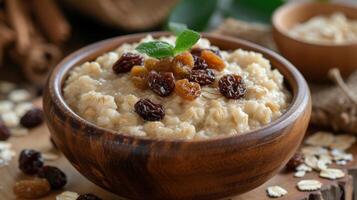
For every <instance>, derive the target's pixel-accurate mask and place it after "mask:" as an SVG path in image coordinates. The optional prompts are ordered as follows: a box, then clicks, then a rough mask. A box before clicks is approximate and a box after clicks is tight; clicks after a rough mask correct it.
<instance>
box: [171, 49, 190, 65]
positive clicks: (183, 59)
mask: <svg viewBox="0 0 357 200" xmlns="http://www.w3.org/2000/svg"><path fill="white" fill-rule="evenodd" d="M173 62H174V63H181V64H182V65H186V66H189V67H191V68H192V67H193V64H194V60H193V57H192V55H191V53H189V52H183V53H181V54H179V55H177V56H175V58H174V60H173Z"/></svg>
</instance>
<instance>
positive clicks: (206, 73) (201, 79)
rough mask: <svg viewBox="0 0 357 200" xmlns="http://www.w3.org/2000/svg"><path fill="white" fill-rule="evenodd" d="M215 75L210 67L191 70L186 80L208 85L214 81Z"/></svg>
mask: <svg viewBox="0 0 357 200" xmlns="http://www.w3.org/2000/svg"><path fill="white" fill-rule="evenodd" d="M215 79H216V78H215V75H214V73H213V71H212V70H210V69H206V70H204V69H200V70H192V72H191V74H190V76H189V78H188V80H189V81H191V82H196V83H199V84H200V85H209V84H211V83H213V82H214V81H215Z"/></svg>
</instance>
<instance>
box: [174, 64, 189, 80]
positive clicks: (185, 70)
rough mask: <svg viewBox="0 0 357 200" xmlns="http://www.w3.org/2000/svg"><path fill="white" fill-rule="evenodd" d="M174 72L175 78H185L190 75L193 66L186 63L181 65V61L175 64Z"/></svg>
mask: <svg viewBox="0 0 357 200" xmlns="http://www.w3.org/2000/svg"><path fill="white" fill-rule="evenodd" d="M172 72H173V73H174V76H175V78H177V79H184V78H187V77H188V76H189V75H190V73H191V67H189V66H186V65H181V64H180V63H177V64H173V66H172Z"/></svg>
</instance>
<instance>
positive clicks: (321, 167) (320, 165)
mask: <svg viewBox="0 0 357 200" xmlns="http://www.w3.org/2000/svg"><path fill="white" fill-rule="evenodd" d="M324 169H327V163H326V162H324V161H322V160H318V161H317V170H319V171H321V170H324Z"/></svg>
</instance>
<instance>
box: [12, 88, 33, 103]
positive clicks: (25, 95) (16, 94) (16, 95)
mask: <svg viewBox="0 0 357 200" xmlns="http://www.w3.org/2000/svg"><path fill="white" fill-rule="evenodd" d="M30 98H31V94H30V93H29V92H28V91H27V90H25V89H18V90H14V91H12V92H10V94H9V99H10V100H11V101H14V102H21V101H27V100H30Z"/></svg>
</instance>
